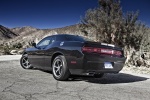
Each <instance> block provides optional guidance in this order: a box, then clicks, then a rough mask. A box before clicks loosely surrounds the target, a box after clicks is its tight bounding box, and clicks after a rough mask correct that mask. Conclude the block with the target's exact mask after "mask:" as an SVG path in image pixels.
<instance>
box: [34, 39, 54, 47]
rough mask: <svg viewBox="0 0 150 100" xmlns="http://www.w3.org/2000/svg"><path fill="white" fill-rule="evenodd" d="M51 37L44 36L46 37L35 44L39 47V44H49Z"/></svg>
mask: <svg viewBox="0 0 150 100" xmlns="http://www.w3.org/2000/svg"><path fill="white" fill-rule="evenodd" d="M51 40H52V39H51V37H46V38H44V39H43V40H41V41H40V42H39V43H38V44H37V46H39V47H41V46H47V45H49V44H50V43H51Z"/></svg>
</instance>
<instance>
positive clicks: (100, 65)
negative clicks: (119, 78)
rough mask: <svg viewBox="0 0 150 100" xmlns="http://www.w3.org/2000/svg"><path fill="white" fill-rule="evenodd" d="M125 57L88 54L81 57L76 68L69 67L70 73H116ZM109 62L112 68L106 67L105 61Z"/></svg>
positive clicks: (120, 68)
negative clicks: (80, 62)
mask: <svg viewBox="0 0 150 100" xmlns="http://www.w3.org/2000/svg"><path fill="white" fill-rule="evenodd" d="M125 60H126V58H124V57H122V58H118V57H110V56H100V55H95V56H93V55H88V56H85V57H84V59H83V64H82V66H81V67H80V68H78V69H70V72H71V74H78V75H88V74H89V73H90V74H92V73H93V74H95V73H118V72H119V71H121V70H122V68H123V66H124V63H125ZM106 62H109V63H110V64H111V65H112V68H106V67H105V63H106Z"/></svg>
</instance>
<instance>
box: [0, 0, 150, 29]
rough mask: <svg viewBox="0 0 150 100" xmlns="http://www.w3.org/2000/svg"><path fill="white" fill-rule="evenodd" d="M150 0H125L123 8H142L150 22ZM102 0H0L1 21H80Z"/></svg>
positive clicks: (41, 24) (39, 24) (49, 24)
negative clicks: (87, 11)
mask: <svg viewBox="0 0 150 100" xmlns="http://www.w3.org/2000/svg"><path fill="white" fill-rule="evenodd" d="M149 4H150V0H121V5H122V8H123V11H124V12H126V11H136V10H139V11H140V16H139V19H140V20H142V21H143V22H144V23H146V24H147V25H149V26H150V6H149ZM97 6H98V0H0V24H1V25H3V26H6V27H9V28H13V27H22V26H33V27H36V28H58V27H64V26H69V25H73V24H77V23H78V22H79V21H80V17H81V16H84V14H85V12H86V10H88V9H89V8H95V7H97Z"/></svg>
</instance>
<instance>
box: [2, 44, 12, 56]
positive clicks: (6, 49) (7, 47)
mask: <svg viewBox="0 0 150 100" xmlns="http://www.w3.org/2000/svg"><path fill="white" fill-rule="evenodd" d="M3 53H4V55H9V54H10V47H9V46H8V45H5V46H3Z"/></svg>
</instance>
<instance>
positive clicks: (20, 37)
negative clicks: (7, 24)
mask: <svg viewBox="0 0 150 100" xmlns="http://www.w3.org/2000/svg"><path fill="white" fill-rule="evenodd" d="M5 30H6V29H5ZM8 30H9V31H8ZM7 31H8V32H6V33H7V34H8V33H12V34H13V35H10V36H11V39H9V40H6V38H3V40H2V39H1V40H0V43H1V41H4V40H6V41H7V43H8V44H9V45H11V44H12V45H13V44H16V43H21V44H23V45H24V46H25V47H26V46H27V45H28V44H29V43H30V42H32V41H35V42H38V41H39V40H41V39H42V38H44V37H46V36H49V35H53V34H76V35H82V34H81V32H80V31H79V28H78V25H71V26H66V27H62V28H55V29H37V28H34V27H31V26H26V27H16V28H11V29H7ZM6 33H5V34H6Z"/></svg>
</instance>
